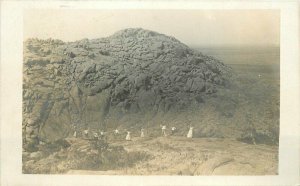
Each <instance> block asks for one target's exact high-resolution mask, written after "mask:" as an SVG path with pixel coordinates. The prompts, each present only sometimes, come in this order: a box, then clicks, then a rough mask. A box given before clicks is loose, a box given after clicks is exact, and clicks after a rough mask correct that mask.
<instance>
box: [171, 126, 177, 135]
mask: <svg viewBox="0 0 300 186" xmlns="http://www.w3.org/2000/svg"><path fill="white" fill-rule="evenodd" d="M175 131H176V127H172V128H171V135H174V133H175Z"/></svg>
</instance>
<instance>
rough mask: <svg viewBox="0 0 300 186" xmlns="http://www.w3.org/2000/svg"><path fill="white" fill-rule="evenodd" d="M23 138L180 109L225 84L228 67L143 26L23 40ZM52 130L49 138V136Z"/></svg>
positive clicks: (27, 141) (55, 135)
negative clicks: (95, 35)
mask: <svg viewBox="0 0 300 186" xmlns="http://www.w3.org/2000/svg"><path fill="white" fill-rule="evenodd" d="M23 73H24V81H23V132H24V133H23V140H24V143H25V144H26V145H27V146H29V147H30V146H34V145H35V144H37V143H38V142H39V140H41V139H42V138H43V139H58V138H60V137H63V136H67V135H68V134H69V132H70V127H71V126H73V125H76V126H78V127H87V126H88V125H90V124H93V123H94V125H97V124H98V125H99V124H101V125H102V126H103V125H105V123H106V121H107V120H108V118H113V117H122V116H123V115H126V114H130V113H134V114H136V113H139V114H144V113H147V112H151V113H154V114H155V113H166V112H173V111H180V110H182V109H185V108H187V107H189V105H190V104H191V103H192V102H197V103H201V102H203V100H204V99H205V96H210V95H211V94H214V93H215V92H216V91H218V87H222V86H225V85H226V82H227V80H228V79H227V77H228V76H229V75H230V68H229V67H227V66H226V65H224V64H223V63H221V62H220V61H218V60H216V59H215V58H213V57H210V56H206V55H203V54H202V53H200V52H198V51H195V50H192V49H191V48H189V47H188V46H186V45H185V44H183V43H181V42H180V41H178V40H177V39H175V38H174V37H170V36H166V35H163V34H159V33H156V32H153V31H149V30H144V29H141V28H130V29H125V30H121V31H119V32H117V33H115V34H113V35H111V36H109V37H106V38H101V39H92V40H89V39H83V40H80V41H75V42H68V43H67V42H62V41H60V40H53V39H48V40H39V39H29V40H27V41H25V42H24V72H23ZM49 131H52V132H49Z"/></svg>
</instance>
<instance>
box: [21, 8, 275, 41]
mask: <svg viewBox="0 0 300 186" xmlns="http://www.w3.org/2000/svg"><path fill="white" fill-rule="evenodd" d="M132 27H142V28H145V29H149V30H153V31H157V32H160V33H164V34H166V35H171V36H174V37H176V38H177V39H179V40H180V41H182V42H183V43H185V44H187V45H190V46H226V45H239V46H240V45H247V46H249V45H250V46H251V45H261V46H264V45H279V41H280V37H279V36H280V32H279V30H280V12H279V11H277V10H30V11H29V10H27V11H25V12H24V38H25V39H27V38H31V37H37V38H41V39H46V38H49V37H51V38H55V39H61V40H63V41H75V40H80V39H83V38H89V39H93V38H101V37H106V36H109V35H111V34H113V33H114V32H116V31H118V30H121V29H125V28H132Z"/></svg>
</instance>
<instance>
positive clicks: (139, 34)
mask: <svg viewBox="0 0 300 186" xmlns="http://www.w3.org/2000/svg"><path fill="white" fill-rule="evenodd" d="M23 31H24V32H23V64H22V125H20V127H22V173H23V174H72V175H74V174H76V175H175V176H201V175H206V176H209V175H232V176H234V175H278V164H279V158H278V156H279V150H278V149H279V135H280V11H279V10H275V9H244V10H238V9H237V10H234V9H230V10H205V9H202V10H201V9H199V10H195V9H190V10H186V9H176V10H171V9H163V10H158V9H153V10H151V9H143V10H141V9H140V10H139V9H123V10H122V9H121V10H120V9H110V10H87V9H72V10H70V9H69V10H68V9H26V10H24V12H23Z"/></svg>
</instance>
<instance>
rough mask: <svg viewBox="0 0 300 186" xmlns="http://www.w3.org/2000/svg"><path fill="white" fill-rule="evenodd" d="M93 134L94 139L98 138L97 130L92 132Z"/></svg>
mask: <svg viewBox="0 0 300 186" xmlns="http://www.w3.org/2000/svg"><path fill="white" fill-rule="evenodd" d="M93 136H94V140H98V139H99V135H98V133H97V132H94V133H93Z"/></svg>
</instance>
